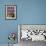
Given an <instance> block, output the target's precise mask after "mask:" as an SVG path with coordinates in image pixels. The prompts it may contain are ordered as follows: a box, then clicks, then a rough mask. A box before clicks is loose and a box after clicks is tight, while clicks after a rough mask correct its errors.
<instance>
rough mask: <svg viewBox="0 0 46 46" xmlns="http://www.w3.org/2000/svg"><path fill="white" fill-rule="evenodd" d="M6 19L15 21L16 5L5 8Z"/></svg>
mask: <svg viewBox="0 0 46 46" xmlns="http://www.w3.org/2000/svg"><path fill="white" fill-rule="evenodd" d="M5 15H6V19H16V5H6V6H5Z"/></svg>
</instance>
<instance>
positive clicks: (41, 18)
mask: <svg viewBox="0 0 46 46" xmlns="http://www.w3.org/2000/svg"><path fill="white" fill-rule="evenodd" d="M6 4H16V5H17V19H16V20H5V12H4V11H5V5H6ZM18 24H46V0H0V44H7V43H8V39H7V36H8V34H9V32H16V33H17V32H18V30H17V25H18ZM16 42H17V40H16Z"/></svg>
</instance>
